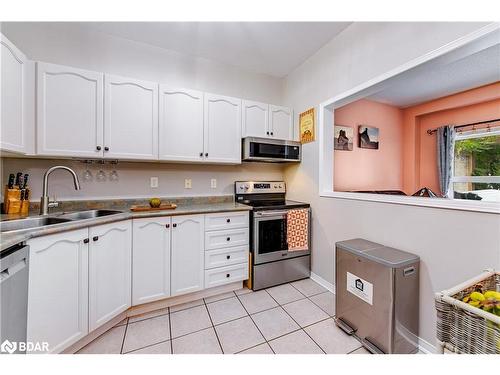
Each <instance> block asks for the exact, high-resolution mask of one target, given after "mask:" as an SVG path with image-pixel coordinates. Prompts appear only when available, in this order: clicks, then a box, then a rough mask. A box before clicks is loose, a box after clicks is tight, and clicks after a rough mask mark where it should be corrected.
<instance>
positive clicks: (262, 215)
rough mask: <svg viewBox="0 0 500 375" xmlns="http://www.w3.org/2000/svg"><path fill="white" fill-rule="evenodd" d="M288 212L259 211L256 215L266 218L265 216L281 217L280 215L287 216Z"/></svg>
mask: <svg viewBox="0 0 500 375" xmlns="http://www.w3.org/2000/svg"><path fill="white" fill-rule="evenodd" d="M287 213H288V211H262V212H261V211H259V212H255V213H254V215H255V216H258V217H264V216H279V215H286V214H287Z"/></svg>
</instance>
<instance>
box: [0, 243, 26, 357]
mask: <svg viewBox="0 0 500 375" xmlns="http://www.w3.org/2000/svg"><path fill="white" fill-rule="evenodd" d="M28 269H29V247H28V246H26V245H23V244H18V245H15V246H12V247H10V248H8V249H5V250H4V251H2V252H1V253H0V302H1V304H0V343H1V347H0V349H1V350H0V353H2V354H7V353H10V354H13V353H16V354H19V353H24V352H25V350H24V349H22V350H21V349H20V345H19V343H23V345H22V347H23V348H24V347H25V346H26V345H24V343H26V327H27V321H28Z"/></svg>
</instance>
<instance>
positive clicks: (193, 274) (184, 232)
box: [170, 215, 205, 296]
mask: <svg viewBox="0 0 500 375" xmlns="http://www.w3.org/2000/svg"><path fill="white" fill-rule="evenodd" d="M204 228H205V218H204V215H186V216H174V217H172V250H171V251H172V258H171V261H172V263H171V278H170V280H171V285H170V289H171V295H172V296H175V295H179V294H186V293H191V292H195V291H197V290H201V289H203V283H204V268H205V265H204V263H205V259H204V258H205V255H204V253H205V249H204V235H205V233H204V232H205V229H204Z"/></svg>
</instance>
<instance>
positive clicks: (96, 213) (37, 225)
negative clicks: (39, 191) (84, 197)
mask: <svg viewBox="0 0 500 375" xmlns="http://www.w3.org/2000/svg"><path fill="white" fill-rule="evenodd" d="M121 213H123V212H122V211H117V210H89V211H77V212H68V213H60V214H53V215H50V216H36V217H29V218H26V219H16V220H5V221H2V222H0V232H1V233H15V232H20V231H24V230H27V229H41V228H46V227H50V226H52V225H57V224H62V223H68V222H78V221H80V220H86V219H95V218H99V217H104V216H111V215H118V214H121Z"/></svg>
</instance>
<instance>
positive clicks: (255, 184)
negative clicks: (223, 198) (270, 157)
mask: <svg viewBox="0 0 500 375" xmlns="http://www.w3.org/2000/svg"><path fill="white" fill-rule="evenodd" d="M234 186H235V193H236V194H259V193H285V192H286V186H285V182H284V181H236V182H235V183H234Z"/></svg>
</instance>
